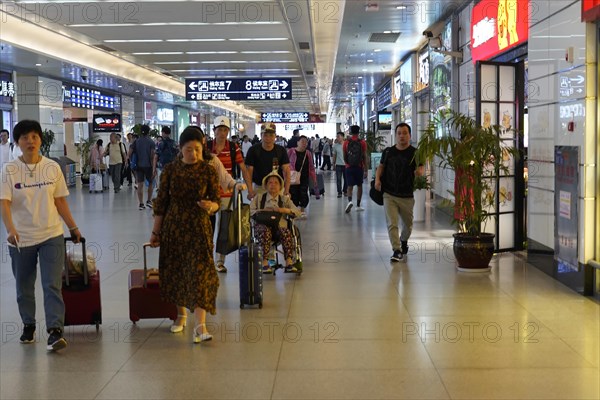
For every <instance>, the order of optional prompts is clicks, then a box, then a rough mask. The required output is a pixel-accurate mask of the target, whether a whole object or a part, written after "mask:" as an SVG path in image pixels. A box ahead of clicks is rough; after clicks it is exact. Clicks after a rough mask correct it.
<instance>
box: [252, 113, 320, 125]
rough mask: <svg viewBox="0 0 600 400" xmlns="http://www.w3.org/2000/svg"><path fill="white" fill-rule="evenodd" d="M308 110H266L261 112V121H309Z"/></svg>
mask: <svg viewBox="0 0 600 400" xmlns="http://www.w3.org/2000/svg"><path fill="white" fill-rule="evenodd" d="M309 117H310V114H309V113H307V112H264V113H262V114H260V122H278V123H279V122H282V123H291V122H297V123H303V122H308V121H309Z"/></svg>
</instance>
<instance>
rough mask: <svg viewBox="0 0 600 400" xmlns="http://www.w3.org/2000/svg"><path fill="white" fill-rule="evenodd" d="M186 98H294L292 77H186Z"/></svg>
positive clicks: (200, 99) (194, 99)
mask: <svg viewBox="0 0 600 400" xmlns="http://www.w3.org/2000/svg"><path fill="white" fill-rule="evenodd" d="M185 99H186V100H189V101H202V100H206V101H208V100H238V101H245V100H292V79H291V78H249V79H201V78H200V79H198V78H197V79H186V80H185Z"/></svg>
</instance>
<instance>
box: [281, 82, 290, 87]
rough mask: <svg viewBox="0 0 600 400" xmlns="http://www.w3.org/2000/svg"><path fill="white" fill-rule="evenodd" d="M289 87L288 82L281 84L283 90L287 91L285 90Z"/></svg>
mask: <svg viewBox="0 0 600 400" xmlns="http://www.w3.org/2000/svg"><path fill="white" fill-rule="evenodd" d="M288 86H289V85H288V83H287V82H286V81H283V82H281V88H282V89H285V88H287V87H288Z"/></svg>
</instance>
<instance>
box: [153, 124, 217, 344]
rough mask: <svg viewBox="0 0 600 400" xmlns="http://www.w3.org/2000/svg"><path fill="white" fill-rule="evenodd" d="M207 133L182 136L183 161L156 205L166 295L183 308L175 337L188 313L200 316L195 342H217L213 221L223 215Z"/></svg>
mask: <svg viewBox="0 0 600 400" xmlns="http://www.w3.org/2000/svg"><path fill="white" fill-rule="evenodd" d="M203 139H204V132H202V130H201V129H200V128H199V127H197V126H188V127H187V128H185V129H184V131H183V132H182V133H181V136H180V139H179V148H180V149H181V153H182V157H181V158H178V159H177V160H176V161H174V162H172V163H170V164H167V165H166V166H165V168H164V169H163V173H162V175H161V177H160V186H159V190H158V196H157V198H156V199H155V200H154V227H153V229H152V234H151V236H150V244H151V245H152V246H153V247H158V246H160V254H159V261H158V265H159V273H160V292H161V298H162V300H163V301H165V302H168V303H173V304H177V309H178V317H177V320H176V321H175V322H174V323H173V325H172V326H171V332H173V333H177V332H181V331H183V327H184V326H185V325H186V321H187V314H186V308H187V309H189V310H190V311H192V312H193V313H194V315H195V318H196V321H195V327H194V343H200V342H203V341H206V340H211V339H212V336H211V335H210V334H209V333H208V332H207V330H206V325H205V321H206V312H207V311H208V312H209V313H211V314H213V315H214V314H215V313H216V306H215V304H216V298H217V290H218V288H219V278H218V276H217V272H216V270H215V268H214V261H213V255H212V253H213V240H212V230H211V225H210V221H209V216H210V215H211V214H213V213H215V212H217V211H218V210H219V207H220V202H219V187H218V179H217V173H216V171H215V169H214V168H213V167H211V166H210V165H209V163H208V162H207V160H206V159H205V157H204V155H203V145H202V144H203Z"/></svg>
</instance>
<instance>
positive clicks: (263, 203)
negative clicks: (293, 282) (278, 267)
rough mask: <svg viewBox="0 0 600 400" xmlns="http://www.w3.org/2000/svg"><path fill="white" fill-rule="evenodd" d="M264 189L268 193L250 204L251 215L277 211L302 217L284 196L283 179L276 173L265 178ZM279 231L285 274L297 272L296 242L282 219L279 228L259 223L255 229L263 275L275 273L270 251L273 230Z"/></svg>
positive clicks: (254, 199)
mask: <svg viewBox="0 0 600 400" xmlns="http://www.w3.org/2000/svg"><path fill="white" fill-rule="evenodd" d="M263 187H264V189H265V190H266V193H262V194H259V195H258V196H255V197H254V198H253V199H252V202H251V203H250V215H254V214H256V213H258V212H260V211H276V212H279V213H281V214H284V215H285V214H287V215H291V216H294V217H298V216H299V215H300V210H299V209H298V208H297V207H296V206H295V205H294V203H293V202H292V200H291V199H290V198H289V197H288V196H283V195H282V193H281V191H282V188H283V178H282V177H281V176H280V175H279V174H278V173H277V172H275V171H273V172H271V173H270V174H268V175H267V176H265V177H264V178H263ZM274 229H277V231H278V234H279V237H280V238H281V244H282V246H283V253H284V255H285V262H286V267H285V272H297V271H298V270H297V268H296V266H295V265H294V261H293V260H294V257H293V256H294V241H293V236H292V232H291V230H290V229H289V228H288V225H287V221H285V219H283V218H281V219H280V220H279V225H278V226H277V228H271V227H269V226H266V225H263V224H259V223H257V224H256V225H255V227H254V235H255V237H256V238H257V240H258V242H259V243H260V244H261V246H262V248H263V273H264V274H270V273H272V272H273V271H272V270H271V267H270V266H269V249H270V248H271V245H272V242H273V230H274Z"/></svg>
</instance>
